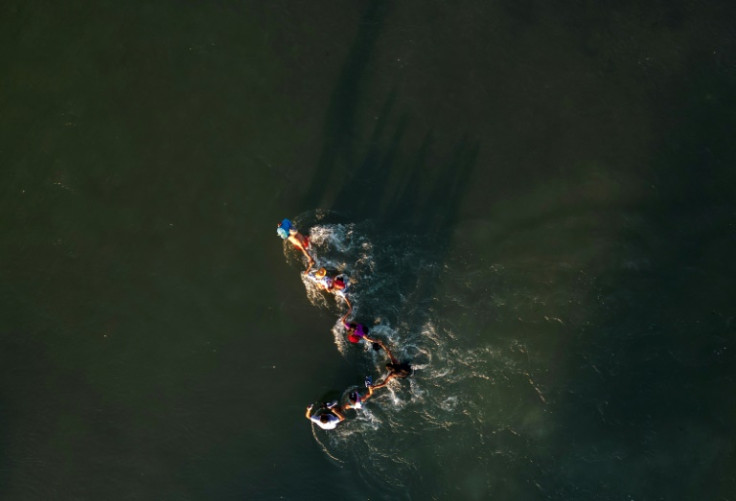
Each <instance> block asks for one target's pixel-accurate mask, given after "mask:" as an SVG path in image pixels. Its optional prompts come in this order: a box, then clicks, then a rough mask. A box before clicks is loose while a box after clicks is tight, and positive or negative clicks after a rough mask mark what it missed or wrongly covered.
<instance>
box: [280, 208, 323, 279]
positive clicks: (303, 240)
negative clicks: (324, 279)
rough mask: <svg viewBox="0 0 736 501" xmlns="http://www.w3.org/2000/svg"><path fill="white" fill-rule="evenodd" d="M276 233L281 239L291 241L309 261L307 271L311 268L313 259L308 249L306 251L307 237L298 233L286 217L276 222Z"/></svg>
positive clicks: (307, 246) (307, 245)
mask: <svg viewBox="0 0 736 501" xmlns="http://www.w3.org/2000/svg"><path fill="white" fill-rule="evenodd" d="M276 234H277V235H278V236H280V237H281V239H282V240H288V241H289V242H291V244H292V245H293V246H294V247H296V248H297V249H299V250H300V251H301V252H302V254H304V255H305V256H306V258H307V261H308V262H309V266H308V267H307V271H309V270H311V269H312V266H314V259H312V256H311V255H310V254H309V251H307V249H308V248H309V239H308V238H307V237H305V236H304V235H302V234H301V233H299V232H298V231H297V229H296V228H294V225H293V224H292V222H291V221H289V220H288V219H284V220H283V221H281V222H280V223H279V224H278V227H277V228H276Z"/></svg>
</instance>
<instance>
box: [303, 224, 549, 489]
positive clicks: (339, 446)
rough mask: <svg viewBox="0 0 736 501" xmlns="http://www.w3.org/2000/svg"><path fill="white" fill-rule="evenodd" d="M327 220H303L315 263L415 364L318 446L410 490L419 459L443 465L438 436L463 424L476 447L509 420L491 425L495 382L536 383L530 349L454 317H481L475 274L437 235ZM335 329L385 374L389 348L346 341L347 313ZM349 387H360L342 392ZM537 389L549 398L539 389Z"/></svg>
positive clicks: (308, 282)
mask: <svg viewBox="0 0 736 501" xmlns="http://www.w3.org/2000/svg"><path fill="white" fill-rule="evenodd" d="M324 219H326V217H325V214H324V213H321V214H320V213H317V214H308V215H303V216H301V217H300V221H299V223H300V226H302V227H305V228H306V227H309V228H310V230H309V239H310V245H311V249H312V252H313V255H314V257H315V258H316V260H317V266H321V267H325V268H327V269H329V270H334V271H335V272H339V273H344V274H346V275H347V276H349V277H350V285H349V288H348V292H347V295H348V297H349V299H350V301H351V302H352V304H353V312H352V315H351V319H354V320H355V321H357V322H361V323H363V324H364V325H367V326H368V327H369V329H370V330H369V336H370V337H372V338H378V339H380V340H382V341H383V342H384V343H385V344H386V345H387V346H388V347H389V349H391V351H392V352H393V354H394V356H395V357H396V358H398V359H399V360H400V361H406V362H409V363H410V364H411V366H412V368H413V369H414V372H413V374H412V375H411V376H409V377H408V378H406V379H403V380H400V379H394V380H392V381H391V382H390V383H389V384H388V386H387V387H385V388H381V389H378V390H376V392H375V394H374V396H373V397H372V398H371V399H370V400H369V401H368V402H366V404H365V405H364V408H363V409H361V410H358V411H357V412H356V411H353V410H349V411H347V413H348V419H347V420H346V421H345V422H343V423H341V424H340V425H339V426H338V427H337V429H335V430H330V431H327V432H323V431H321V430H315V433H316V434H320V435H324V438H323V439H322V442H320V445H322V446H323V447H324V448H325V453H326V454H327V455H329V456H330V457H331V458H332V459H335V460H338V459H337V458H341V459H339V460H348V458H349V462H351V463H355V464H357V465H359V468H358V470H359V471H360V472H361V475H365V480H366V482H367V483H368V484H370V485H371V486H372V488H375V489H377V492H381V493H384V494H385V493H386V492H392V491H393V492H407V488H408V487H409V486H408V485H407V479H408V478H412V474H416V473H417V472H418V471H419V470H420V469H419V467H418V462H417V461H420V460H421V461H424V462H426V461H427V458H432V457H434V458H436V460H437V461H438V464H441V463H442V458H443V454H444V453H443V449H445V448H446V447H447V443H446V442H445V440H446V439H445V438H443V439H441V440H436V439H437V437H446V436H448V434H450V435H452V434H455V432H456V430H460V429H463V430H464V431H467V432H469V433H462V435H464V436H466V435H467V436H472V437H473V438H472V441H473V442H475V443H474V444H473V445H472V446H475V447H477V446H482V445H483V442H484V440H483V437H484V436H485V435H488V434H494V433H496V432H498V431H503V430H504V429H506V428H507V427H510V426H512V423H507V424H500V425H499V424H498V423H496V424H494V425H491V424H490V423H491V422H492V421H493V420H490V421H489V420H488V419H487V418H488V416H487V410H486V409H487V408H488V406H489V405H488V400H489V399H492V396H491V393H492V392H490V391H489V390H490V389H491V388H492V387H493V386H495V385H502V386H503V385H508V386H515V385H518V384H519V381H520V380H525V379H528V380H529V382H530V384H531V383H533V381H532V379H531V376H530V375H529V370H528V355H526V353H525V351H524V347H523V346H521V345H518V346H514V345H513V343H512V345H511V346H510V347H509V346H505V347H499V346H494V345H492V344H491V343H488V342H484V341H483V340H482V339H480V338H479V336H478V333H477V332H466V331H465V330H464V329H466V328H467V327H466V326H464V325H463V322H462V321H459V322H458V321H455V320H454V319H456V318H459V319H460V320H462V319H463V318H464V317H465V316H468V315H475V314H476V313H477V311H475V310H474V308H475V307H477V306H480V305H478V304H477V302H478V298H477V297H476V296H477V291H476V290H475V289H474V284H473V276H472V273H473V272H472V269H471V270H461V269H453V268H452V267H451V266H449V265H447V264H442V263H441V262H440V259H442V258H443V255H442V254H441V253H439V252H438V251H437V250H436V249H437V246H436V245H433V243H432V242H430V241H426V240H424V239H423V238H421V237H420V236H417V235H415V234H409V233H407V234H391V235H385V234H382V233H380V232H379V231H376V229H375V228H374V226H373V225H372V224H371V223H370V222H365V223H346V224H330V223H326V222H324ZM310 220H314V221H313V222H312V221H310ZM310 222H312V224H311V225H310V224H309V223H310ZM302 281H303V283H304V286H305V291H306V295H307V298H308V299H309V301H310V302H311V303H312V304H313V305H315V306H317V307H319V308H324V309H328V310H330V311H337V313H338V314H339V315H342V314H343V313H344V312H345V311H346V309H347V307H346V306H345V304H344V302H343V300H342V299H340V298H339V297H336V296H334V295H331V294H327V293H325V292H324V291H322V290H321V289H320V288H319V287H318V286H317V285H316V283H315V281H314V280H313V279H312V278H310V276H309V275H308V274H302ZM439 291H442V293H441V297H438V296H439V295H440V293H439ZM485 299H486V300H487V298H485ZM445 313H446V314H447V315H445ZM445 316H447V317H449V318H443V317H445ZM331 333H332V335H333V338H334V342H335V345H336V347H337V350H338V351H339V353H340V354H341V355H342V356H343V357H348V356H355V355H354V354H355V353H356V352H357V353H360V355H361V357H362V358H363V359H365V360H367V362H368V365H369V366H370V367H372V374H373V377H374V381H377V380H378V379H382V378H383V377H384V376H385V373H386V370H385V368H384V365H385V363H386V362H387V357H386V355H385V353H383V351H382V350H381V351H375V350H373V349H372V348H371V346H370V344H369V343H361V344H359V345H355V344H353V343H350V342H349V341H347V340H346V336H345V329H344V327H343V325H342V322H341V321H340V320H338V321H336V323H335V325H334V326H333V328H332V330H331ZM509 353H511V356H509ZM351 389H357V388H355V387H353V388H349V389H348V390H346V391H345V392H344V393H343V395H346V394H347V393H348V392H349V391H350V390H351ZM536 391H537V393H538V394H539V396H540V398H542V399H543V396H542V392H541V390H540V389H539V388H536ZM343 400H344V397H343ZM468 440H470V439H468ZM472 446H470V445H468V447H469V448H470V449H472ZM497 453H498V454H506V453H509V454H510V453H511V451H503V450H500V451H498V452H497ZM368 472H370V473H368ZM415 481H416V480H415Z"/></svg>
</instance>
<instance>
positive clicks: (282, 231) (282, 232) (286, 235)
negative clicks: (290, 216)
mask: <svg viewBox="0 0 736 501" xmlns="http://www.w3.org/2000/svg"><path fill="white" fill-rule="evenodd" d="M276 234H277V235H278V236H280V237H281V238H282V239H284V240H286V239H287V238H289V232H288V231H286V230H285V229H283V228H281V227H279V228H276Z"/></svg>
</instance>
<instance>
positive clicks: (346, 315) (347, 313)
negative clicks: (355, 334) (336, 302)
mask: <svg viewBox="0 0 736 501" xmlns="http://www.w3.org/2000/svg"><path fill="white" fill-rule="evenodd" d="M342 298H343V299H344V300H345V302H346V303H347V304H348V311H346V312H345V314H344V315H343V316H342V318H341V319H340V320H341V321H342V323H343V325H346V324H345V320H346V319H347V318H348V316H350V314H351V313H352V312H353V305H352V304H351V303H350V300H349V299H348V298H347V296H343V297H342ZM345 328H346V329H347V327H345Z"/></svg>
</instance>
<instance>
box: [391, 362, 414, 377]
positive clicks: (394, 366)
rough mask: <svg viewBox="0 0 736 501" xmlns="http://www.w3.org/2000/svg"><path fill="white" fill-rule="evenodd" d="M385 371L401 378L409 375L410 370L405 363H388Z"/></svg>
mask: <svg viewBox="0 0 736 501" xmlns="http://www.w3.org/2000/svg"><path fill="white" fill-rule="evenodd" d="M386 370H387V371H389V372H390V373H391V374H393V375H394V376H395V377H398V378H402V377H406V376H409V375H411V371H412V368H411V366H410V365H409V364H408V363H406V362H401V363H393V362H389V363H387V364H386Z"/></svg>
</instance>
